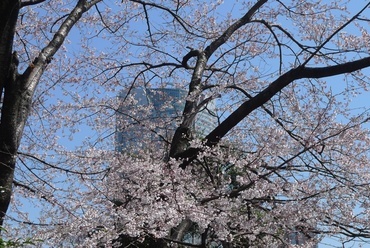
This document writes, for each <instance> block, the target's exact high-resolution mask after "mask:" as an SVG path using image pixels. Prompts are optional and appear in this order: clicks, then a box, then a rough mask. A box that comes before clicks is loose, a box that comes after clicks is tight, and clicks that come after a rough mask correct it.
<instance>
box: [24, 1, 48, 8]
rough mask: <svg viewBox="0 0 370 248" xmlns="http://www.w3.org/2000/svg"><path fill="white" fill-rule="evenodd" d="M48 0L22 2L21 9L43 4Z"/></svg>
mask: <svg viewBox="0 0 370 248" xmlns="http://www.w3.org/2000/svg"><path fill="white" fill-rule="evenodd" d="M45 1H46V0H29V1H24V2H21V8H23V7H26V6H29V5H36V4H39V3H42V2H45Z"/></svg>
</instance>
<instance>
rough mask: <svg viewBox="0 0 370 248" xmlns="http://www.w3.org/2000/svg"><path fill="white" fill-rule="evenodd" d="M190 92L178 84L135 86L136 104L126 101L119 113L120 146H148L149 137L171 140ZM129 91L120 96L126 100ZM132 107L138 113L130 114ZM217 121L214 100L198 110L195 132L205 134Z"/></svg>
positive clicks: (155, 140)
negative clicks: (161, 86) (162, 86)
mask: <svg viewBox="0 0 370 248" xmlns="http://www.w3.org/2000/svg"><path fill="white" fill-rule="evenodd" d="M187 94H188V93H187V91H186V90H184V89H178V88H155V89H151V88H135V89H132V90H131V91H130V95H132V96H133V99H134V104H132V105H128V106H127V105H124V106H125V108H124V109H123V108H120V109H119V114H118V116H117V136H116V137H117V138H116V141H117V145H116V147H117V150H118V151H123V150H124V149H128V148H129V149H130V150H131V151H132V150H135V149H143V148H144V149H145V146H146V144H148V141H150V142H152V143H153V142H159V143H160V141H161V140H162V141H164V140H167V141H171V139H172V136H173V134H174V132H175V130H176V128H177V126H178V124H179V123H180V121H181V116H182V112H183V110H184V106H185V102H186V97H187ZM126 95H127V92H121V94H120V95H119V98H120V99H122V100H123V99H124V98H125V97H126ZM132 111H135V113H136V114H135V116H134V115H131V114H130V112H132ZM217 124H218V119H217V117H216V109H215V103H214V102H209V103H208V104H207V105H206V106H205V107H204V108H202V109H201V111H200V112H199V113H198V114H197V117H196V119H195V122H194V127H193V128H194V130H195V133H196V135H199V136H200V137H204V136H206V135H207V134H208V133H210V132H211V131H212V130H213V129H214V128H215V127H216V126H217ZM151 127H152V128H151Z"/></svg>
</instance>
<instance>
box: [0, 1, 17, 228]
mask: <svg viewBox="0 0 370 248" xmlns="http://www.w3.org/2000/svg"><path fill="white" fill-rule="evenodd" d="M19 8H20V1H14V0H2V1H1V2H0V104H1V122H0V175H1V176H0V226H2V225H3V221H4V216H5V213H6V211H7V209H8V206H9V202H10V198H11V191H12V182H13V175H14V168H15V161H16V152H17V148H18V139H17V136H16V135H15V133H16V125H14V124H15V120H16V118H15V119H13V120H12V117H14V116H15V115H16V112H13V111H14V109H15V108H17V106H18V105H19V101H18V100H19V97H18V96H17V93H18V92H17V91H16V90H15V87H14V85H15V81H16V80H17V76H18V75H17V69H16V67H17V63H18V61H16V60H15V58H14V59H12V48H13V40H14V34H15V27H16V24H17V19H18V13H19ZM14 55H15V56H16V54H14ZM13 97H15V101H14V102H13V103H12V104H10V105H8V103H9V102H12V98H13Z"/></svg>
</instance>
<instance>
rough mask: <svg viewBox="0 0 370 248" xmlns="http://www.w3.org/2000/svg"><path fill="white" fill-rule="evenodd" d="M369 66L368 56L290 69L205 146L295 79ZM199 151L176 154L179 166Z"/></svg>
mask: <svg viewBox="0 0 370 248" xmlns="http://www.w3.org/2000/svg"><path fill="white" fill-rule="evenodd" d="M369 66H370V57H366V58H363V59H359V60H355V61H352V62H347V63H343V64H339V65H334V66H327V67H319V68H312V67H303V66H299V67H297V68H294V69H291V70H290V71H288V72H286V73H285V74H283V75H281V76H280V77H279V78H278V79H276V80H275V81H274V82H272V83H271V84H270V85H269V86H268V87H266V88H265V89H264V90H263V91H261V92H260V93H259V94H257V95H256V96H254V97H253V98H251V99H249V100H247V101H245V102H244V103H243V104H242V105H240V107H239V108H238V109H236V110H235V111H234V112H233V113H231V114H230V116H229V117H227V118H226V119H225V120H224V121H223V122H222V123H221V124H220V125H219V126H217V127H216V128H215V129H214V130H213V131H212V132H211V133H210V134H208V135H207V136H206V138H205V139H206V140H207V141H206V143H205V145H206V146H209V147H212V146H214V145H216V144H218V143H219V141H220V140H221V139H222V138H223V137H224V136H225V135H226V134H227V133H228V132H229V131H230V130H231V129H232V128H234V127H235V126H236V125H237V124H238V123H239V122H241V121H242V120H243V119H244V118H245V117H247V116H248V115H249V114H250V113H251V112H252V111H254V110H255V109H257V108H259V107H261V106H262V105H263V104H265V103H266V102H267V101H268V100H270V99H271V98H272V97H273V96H275V95H276V94H277V93H278V92H279V91H281V90H282V89H284V88H285V87H286V86H288V85H289V84H290V83H292V82H293V81H295V80H298V79H303V78H323V77H330V76H335V75H340V74H345V73H351V72H354V71H357V70H360V69H363V68H366V67H369ZM200 151H201V149H200V148H196V149H195V148H190V149H187V150H186V151H184V152H183V153H181V154H178V157H179V158H182V159H185V160H184V161H183V163H182V164H181V165H180V167H181V168H183V169H185V168H186V166H187V165H188V164H190V163H191V162H192V161H193V160H194V159H195V158H196V157H197V154H198V153H199V152H200Z"/></svg>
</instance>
